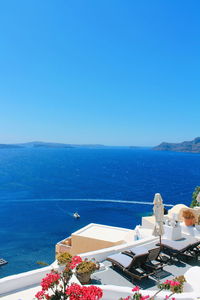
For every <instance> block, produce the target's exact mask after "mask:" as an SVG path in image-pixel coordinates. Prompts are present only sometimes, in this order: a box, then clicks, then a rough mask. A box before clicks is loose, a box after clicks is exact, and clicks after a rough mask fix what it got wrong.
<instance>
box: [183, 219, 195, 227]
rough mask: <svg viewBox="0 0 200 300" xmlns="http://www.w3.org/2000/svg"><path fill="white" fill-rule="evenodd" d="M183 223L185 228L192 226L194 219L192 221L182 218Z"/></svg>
mask: <svg viewBox="0 0 200 300" xmlns="http://www.w3.org/2000/svg"><path fill="white" fill-rule="evenodd" d="M184 222H185V225H186V226H193V225H194V223H195V219H194V218H193V219H186V218H184Z"/></svg>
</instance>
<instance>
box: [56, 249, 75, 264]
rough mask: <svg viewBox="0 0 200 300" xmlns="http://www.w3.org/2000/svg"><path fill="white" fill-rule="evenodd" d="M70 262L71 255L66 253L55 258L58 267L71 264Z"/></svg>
mask: <svg viewBox="0 0 200 300" xmlns="http://www.w3.org/2000/svg"><path fill="white" fill-rule="evenodd" d="M71 260H72V255H71V254H70V253H68V252H64V253H62V254H59V255H58V256H57V261H58V264H59V265H64V264H67V263H69V262H71Z"/></svg>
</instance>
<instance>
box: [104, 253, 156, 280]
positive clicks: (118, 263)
mask: <svg viewBox="0 0 200 300" xmlns="http://www.w3.org/2000/svg"><path fill="white" fill-rule="evenodd" d="M147 258H148V253H146V254H140V255H135V256H134V257H131V256H128V255H126V254H123V253H118V254H114V255H111V256H109V257H108V258H107V260H108V261H110V262H111V263H112V266H113V268H118V269H120V270H121V271H122V272H123V273H124V274H126V275H129V276H130V277H131V278H132V279H139V280H141V279H143V278H148V276H150V275H153V274H154V273H155V271H154V270H152V269H150V268H149V269H147V268H146V269H145V267H144V264H145V263H146V262H147Z"/></svg>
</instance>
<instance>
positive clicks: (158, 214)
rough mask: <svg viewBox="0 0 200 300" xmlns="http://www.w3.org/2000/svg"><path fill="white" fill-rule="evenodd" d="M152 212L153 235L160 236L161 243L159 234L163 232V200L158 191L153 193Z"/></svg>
mask: <svg viewBox="0 0 200 300" xmlns="http://www.w3.org/2000/svg"><path fill="white" fill-rule="evenodd" d="M153 204H154V207H153V212H154V216H155V226H154V229H153V233H152V234H153V235H154V236H159V237H160V244H161V236H162V235H163V234H164V228H163V220H164V206H163V200H162V197H161V195H160V194H159V193H157V194H155V196H154V201H153Z"/></svg>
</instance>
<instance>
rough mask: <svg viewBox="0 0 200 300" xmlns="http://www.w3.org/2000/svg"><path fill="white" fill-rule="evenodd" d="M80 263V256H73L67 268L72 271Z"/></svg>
mask: <svg viewBox="0 0 200 300" xmlns="http://www.w3.org/2000/svg"><path fill="white" fill-rule="evenodd" d="M81 262H82V258H81V257H80V256H73V257H72V261H71V262H70V263H69V268H70V269H71V270H72V269H74V268H75V267H76V266H77V265H79V264H80V263H81Z"/></svg>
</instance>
